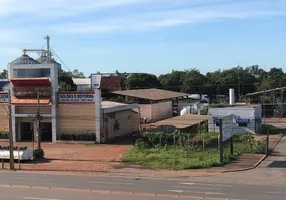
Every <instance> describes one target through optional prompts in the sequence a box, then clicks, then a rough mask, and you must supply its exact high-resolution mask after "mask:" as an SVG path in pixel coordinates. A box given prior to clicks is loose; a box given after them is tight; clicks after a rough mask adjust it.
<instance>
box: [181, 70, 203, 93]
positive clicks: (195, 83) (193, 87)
mask: <svg viewBox="0 0 286 200" xmlns="http://www.w3.org/2000/svg"><path fill="white" fill-rule="evenodd" d="M206 83H207V79H206V77H205V76H204V75H203V74H201V73H200V71H199V70H197V69H190V70H186V73H185V75H184V76H183V77H182V87H181V92H185V93H189V94H198V93H201V92H205V85H206Z"/></svg>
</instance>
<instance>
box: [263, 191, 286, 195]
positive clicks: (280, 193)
mask: <svg viewBox="0 0 286 200" xmlns="http://www.w3.org/2000/svg"><path fill="white" fill-rule="evenodd" d="M266 193H267V194H279V195H286V192H266Z"/></svg>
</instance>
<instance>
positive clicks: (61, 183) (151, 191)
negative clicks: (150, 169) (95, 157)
mask: <svg viewBox="0 0 286 200" xmlns="http://www.w3.org/2000/svg"><path fill="white" fill-rule="evenodd" d="M0 177H1V178H0V194H1V195H0V199H3V200H4V199H5V200H7V199H11V200H16V199H34V200H37V199H38V200H73V199H79V198H84V199H87V200H88V199H92V198H94V197H102V198H99V199H103V200H104V199H111V198H112V197H113V196H114V195H117V196H116V198H117V199H120V198H119V197H121V198H122V199H136V200H137V199H139V200H140V199H153V198H154V199H155V198H156V199H159V200H161V199H173V198H177V196H178V195H180V196H186V197H188V198H189V199H197V198H198V197H200V198H201V197H205V199H217V200H222V199H251V200H256V199H257V200H269V199H275V200H280V199H281V200H282V199H283V200H284V199H285V198H284V197H285V195H286V192H285V186H284V187H283V186H281V187H270V186H257V185H243V184H230V183H220V182H215V183H212V182H199V181H192V180H190V179H188V180H186V179H184V180H183V179H182V180H159V179H149V180H148V179H134V178H119V177H99V176H71V175H51V174H36V173H24V172H0ZM11 185H12V186H11ZM15 191H17V192H15ZM19 191H24V192H23V193H22V192H19ZM51 191H52V192H51ZM111 191H112V192H111ZM133 193H134V194H133ZM156 194H157V196H155V195H156ZM162 195H163V196H162ZM164 195H165V196H164Z"/></svg>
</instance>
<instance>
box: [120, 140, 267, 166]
mask: <svg viewBox="0 0 286 200" xmlns="http://www.w3.org/2000/svg"><path fill="white" fill-rule="evenodd" d="M196 145H197V146H196V147H195V148H193V149H190V148H188V147H186V148H183V149H181V148H180V147H177V148H175V147H168V148H143V149H142V148H141V149H139V148H138V147H136V146H135V147H132V148H130V149H129V150H128V151H126V152H125V154H124V155H123V158H122V161H123V162H126V163H129V164H136V165H141V166H144V167H147V168H155V169H170V170H184V169H199V168H210V167H216V166H222V165H224V164H227V163H229V162H230V161H231V159H235V158H236V157H238V156H239V155H241V154H244V153H264V148H263V146H261V145H260V146H259V145H254V146H253V148H252V151H251V148H250V145H249V143H247V142H241V141H235V142H234V155H233V156H230V149H229V144H225V146H224V163H223V164H221V163H220V158H219V150H218V148H217V141H215V140H213V141H211V142H210V143H209V144H208V145H207V146H206V147H205V150H202V148H201V146H200V145H198V144H196Z"/></svg>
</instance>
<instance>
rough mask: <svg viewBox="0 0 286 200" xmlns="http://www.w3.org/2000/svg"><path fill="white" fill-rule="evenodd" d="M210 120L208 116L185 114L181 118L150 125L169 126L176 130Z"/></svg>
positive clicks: (210, 117)
mask: <svg viewBox="0 0 286 200" xmlns="http://www.w3.org/2000/svg"><path fill="white" fill-rule="evenodd" d="M212 118H213V117H212V116H210V115H194V114H186V115H181V116H177V117H172V118H169V119H165V120H162V121H158V122H155V123H152V125H155V126H163V125H170V126H175V127H176V128H178V129H184V128H188V127H190V126H192V125H195V124H198V123H200V122H203V121H206V120H209V119H212Z"/></svg>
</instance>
